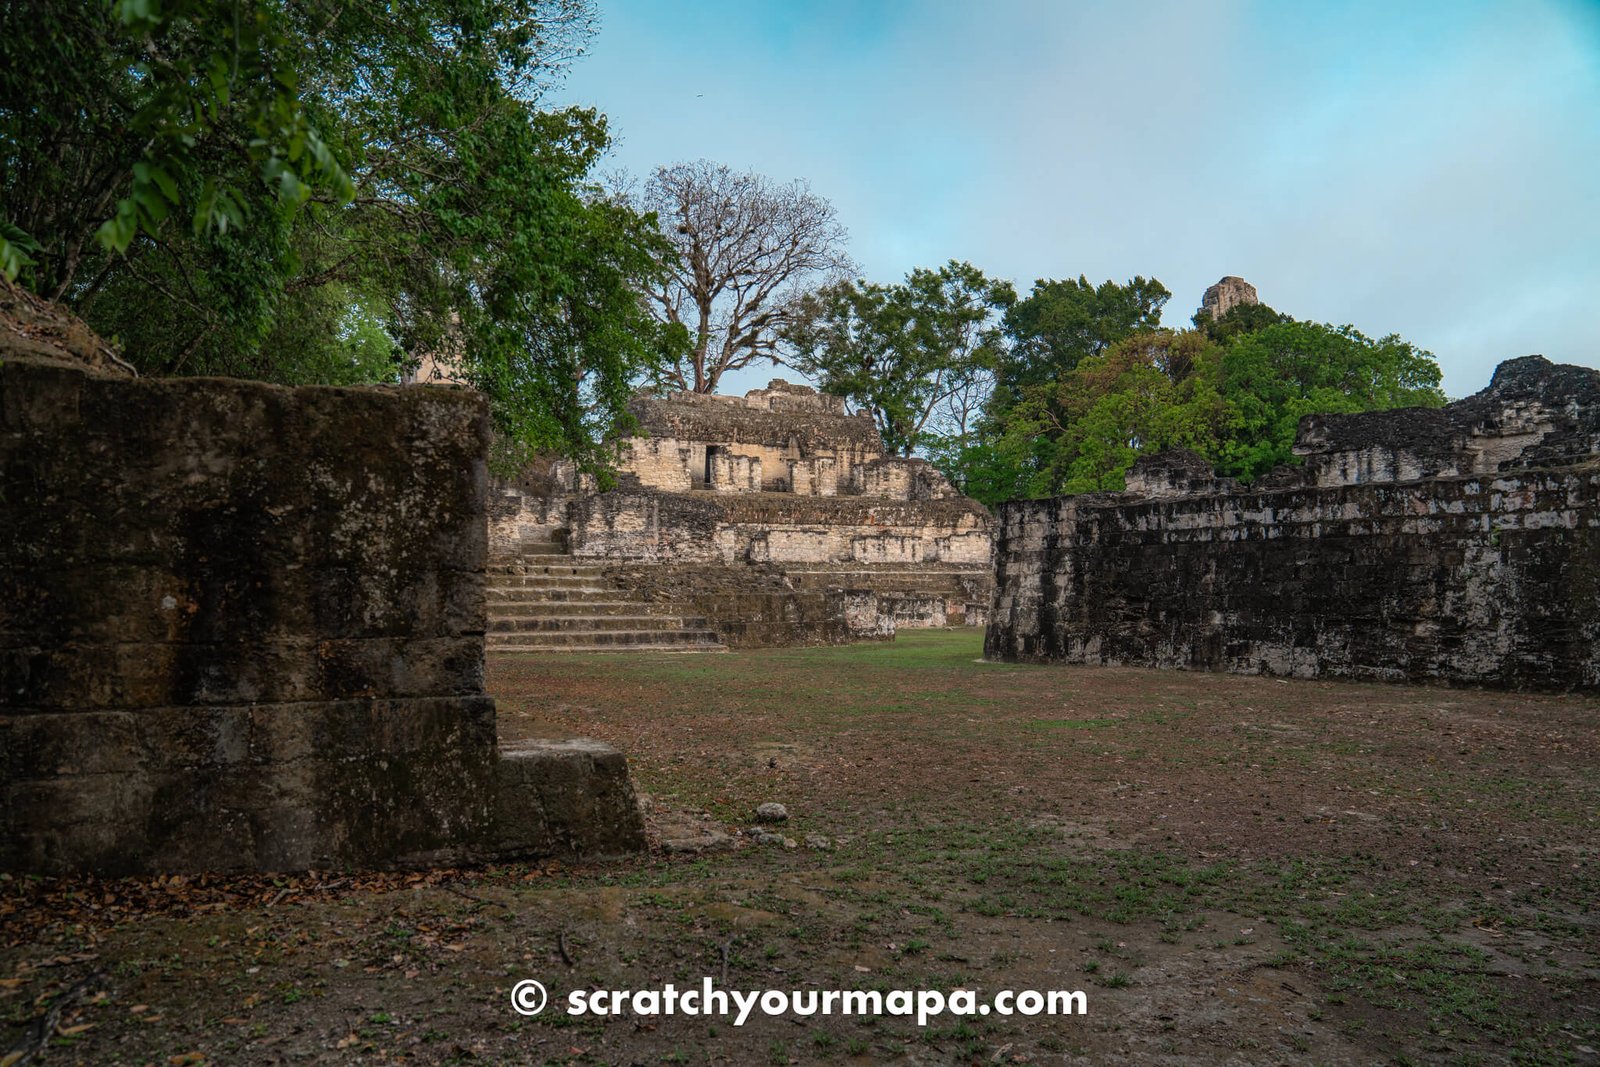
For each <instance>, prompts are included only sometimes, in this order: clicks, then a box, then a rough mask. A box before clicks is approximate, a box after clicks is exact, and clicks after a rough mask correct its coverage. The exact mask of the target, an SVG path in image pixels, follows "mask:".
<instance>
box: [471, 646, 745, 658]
mask: <svg viewBox="0 0 1600 1067" xmlns="http://www.w3.org/2000/svg"><path fill="white" fill-rule="evenodd" d="M493 651H494V652H496V653H504V654H507V655H511V654H541V655H559V656H565V655H569V654H571V653H574V652H610V653H613V654H615V655H622V656H632V655H637V654H638V653H640V652H660V653H670V654H672V655H675V656H676V655H685V656H688V655H695V656H699V655H708V654H711V653H717V652H726V651H728V646H727V645H724V644H714V645H654V644H636V645H625V646H624V645H559V646H556V645H504V646H501V647H497V648H495V649H493Z"/></svg>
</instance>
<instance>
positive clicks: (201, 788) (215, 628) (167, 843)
mask: <svg viewBox="0 0 1600 1067" xmlns="http://www.w3.org/2000/svg"><path fill="white" fill-rule="evenodd" d="M7 351H9V352H10V356H11V358H5V359H3V360H0V767H3V768H4V776H3V778H0V869H5V870H31V871H43V872H61V871H70V870H92V871H97V872H100V873H107V874H114V873H123V872H136V871H154V870H165V871H193V870H293V869H303V868H306V867H312V866H315V867H332V866H344V865H352V866H388V865H395V864H408V863H423V862H435V861H440V860H447V861H448V860H458V859H464V858H472V857H483V856H509V855H529V854H533V855H537V854H551V853H562V852H616V851H621V850H625V849H631V848H637V847H640V846H641V845H642V840H643V839H642V826H641V822H640V817H639V813H638V811H637V808H636V806H635V804H634V801H633V795H632V790H631V786H630V785H629V781H628V775H627V767H626V763H625V761H624V760H623V758H622V756H621V755H620V754H619V753H616V752H615V751H612V750H610V749H608V748H606V747H605V746H603V745H598V744H596V743H593V742H548V743H529V744H525V745H520V746H517V747H516V748H515V749H512V750H501V749H500V748H499V747H498V745H497V740H496V731H495V709H494V703H493V701H492V700H491V699H490V698H489V697H487V696H486V695H485V694H484V689H483V657H484V650H483V631H484V571H485V553H486V547H487V545H486V537H485V529H486V521H485V516H486V503H485V492H486V488H487V481H488V479H487V475H486V455H487V445H488V435H489V421H488V416H487V410H486V406H485V404H484V402H483V400H482V399H481V398H480V397H478V396H476V395H474V394H471V393H469V392H467V391H464V390H452V389H427V390H402V389H398V388H396V389H335V388H303V389H294V390H290V389H283V388H278V387H274V386H269V385H264V384H260V383H250V382H238V381H230V380H222V379H186V380H166V381H149V380H133V379H129V378H112V377H108V376H105V375H102V374H98V373H94V372H92V371H91V370H89V369H86V368H83V367H75V366H70V365H67V364H66V363H63V362H61V361H44V360H36V359H31V358H26V357H27V356H28V353H27V352H26V351H23V352H21V353H20V356H21V357H22V358H18V356H19V351H18V349H17V348H16V347H12V348H10V349H9V350H7Z"/></svg>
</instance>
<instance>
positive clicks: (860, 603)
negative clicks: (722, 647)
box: [606, 562, 895, 648]
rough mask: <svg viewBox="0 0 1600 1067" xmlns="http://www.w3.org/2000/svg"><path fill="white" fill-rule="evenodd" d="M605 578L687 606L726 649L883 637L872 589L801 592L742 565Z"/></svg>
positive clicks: (623, 569) (632, 566)
mask: <svg viewBox="0 0 1600 1067" xmlns="http://www.w3.org/2000/svg"><path fill="white" fill-rule="evenodd" d="M606 577H607V578H608V579H609V580H611V581H613V582H615V583H616V584H617V585H619V586H620V587H622V588H625V589H627V590H628V591H629V592H630V593H631V594H634V595H637V596H640V597H642V598H643V599H646V600H656V601H660V602H662V603H669V604H679V605H686V606H692V607H693V608H694V611H695V613H696V614H698V615H700V616H703V617H704V618H705V619H706V620H707V623H708V624H709V625H710V626H711V627H712V628H713V629H715V630H716V631H717V633H718V635H720V636H721V638H722V640H723V643H724V644H726V645H727V646H728V647H729V648H769V647H774V646H788V645H818V644H823V645H833V644H843V643H845V642H849V641H872V640H889V639H892V638H893V637H894V634H895V618H894V615H893V610H892V608H891V607H890V606H888V605H885V604H882V603H880V599H879V596H878V594H877V593H876V592H875V591H873V590H872V589H870V588H859V587H858V588H850V589H843V588H805V587H801V586H799V585H798V584H797V583H795V582H793V581H791V580H790V579H788V578H786V577H785V576H784V574H782V573H781V572H780V571H778V570H777V569H775V568H771V567H765V566H759V565H757V566H751V565H748V564H715V563H713V564H670V563H668V564H661V563H639V562H633V563H616V564H613V565H612V566H610V567H608V568H607V570H606Z"/></svg>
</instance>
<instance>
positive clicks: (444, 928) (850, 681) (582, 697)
mask: <svg viewBox="0 0 1600 1067" xmlns="http://www.w3.org/2000/svg"><path fill="white" fill-rule="evenodd" d="M980 645H981V635H979V634H977V633H976V632H973V631H962V632H914V633H910V634H902V635H901V637H900V639H899V640H897V641H896V642H894V643H893V644H885V645H858V646H851V647H846V648H830V649H796V650H774V651H762V652H747V653H731V654H728V655H719V656H649V655H633V656H628V655H613V656H507V657H503V658H499V659H494V660H491V663H490V690H491V692H492V693H494V694H495V696H496V697H497V698H498V699H499V707H500V722H501V731H502V734H503V735H504V736H505V737H507V738H517V737H531V736H570V735H573V734H579V735H586V736H590V737H597V738H601V739H603V740H606V741H610V742H612V743H613V744H615V745H617V746H618V747H619V748H621V749H623V750H624V751H626V752H627V753H628V754H629V757H630V759H631V761H632V764H633V769H634V774H635V779H636V782H637V784H638V786H639V788H640V790H641V792H643V793H645V794H648V796H649V800H650V815H649V821H650V824H651V827H652V832H653V835H654V838H655V846H654V847H653V848H652V851H651V853H650V854H649V855H648V856H643V857H637V858H633V859H627V860H621V861H617V862H613V863H606V864H594V865H585V866H581V867H570V866H564V865H561V864H555V863H550V864H542V865H536V866H528V865H512V866H499V867H492V868H480V869H471V870H450V871H431V872H416V873H411V874H387V875H360V874H349V873H340V872H319V873H316V874H313V875H307V876H300V877H294V878H291V877H282V878H270V877H262V878H250V879H237V878H236V879H216V878H210V879H204V878H192V879H140V880H123V881H116V882H105V881H93V880H86V879H74V880H33V879H22V880H17V879H13V880H8V881H4V882H0V1023H4V1024H5V1026H6V1030H5V1032H4V1033H0V1050H3V1049H5V1048H8V1047H11V1045H12V1043H13V1042H14V1041H16V1040H17V1038H18V1036H19V1034H21V1033H22V1030H23V1027H25V1026H26V1025H28V1024H30V1023H34V1024H38V1023H39V1021H40V1020H41V1019H43V1018H44V1016H45V1015H46V1014H48V1013H49V1011H50V1009H51V1008H52V1007H53V1006H60V1008H61V1010H60V1013H59V1017H58V1018H56V1019H54V1020H51V1021H54V1022H55V1023H56V1036H55V1037H54V1038H53V1040H52V1042H51V1044H50V1045H49V1046H48V1047H47V1049H46V1056H45V1058H44V1059H43V1060H42V1062H44V1063H48V1064H58V1063H59V1064H68V1063H84V1064H115V1063H126V1064H143V1063H152V1064H157V1065H161V1064H174V1065H182V1064H200V1063H218V1064H232V1063H242V1064H277V1063H390V1062H397V1061H399V1062H410V1063H473V1064H477V1063H619V1064H630V1063H641V1064H654V1063H702V1062H716V1063H735V1064H746V1063H774V1064H779V1063H813V1062H833V1063H904V1064H920V1063H930V1064H931V1063H981V1064H988V1063H1040V1064H1044V1063H1090V1062H1092V1063H1101V1062H1112V1061H1128V1062H1141V1063H1145V1062H1148V1063H1172V1064H1180V1063H1181V1064H1199V1063H1241V1064H1245V1063H1248V1064H1256V1063H1316V1064H1370V1063H1452V1064H1453V1063H1461V1064H1470V1063H1503V1062H1529V1063H1578V1064H1595V1063H1600V1052H1597V1051H1596V1050H1597V1049H1600V701H1596V700H1594V699H1592V698H1586V697H1573V696H1527V695H1510V694H1500V693H1490V692H1482V691H1475V690H1450V689H1436V688H1414V687H1398V686H1379V685H1356V684H1343V683H1339V684H1335V683H1317V682H1301V681H1294V682H1288V681H1279V680H1274V679H1262V678H1238V677H1229V676H1221V675H1201V674H1186V673H1176V672H1154V671H1142V670H1118V669H1092V668H1072V667H1033V666H1026V667H1024V666H1001V665H994V664H984V663H981V662H978V654H979V650H980ZM769 801H772V802H778V803H782V804H784V805H785V806H786V807H787V809H788V811H789V814H790V817H789V820H788V821H787V822H785V823H782V824H780V825H777V826H775V827H772V829H773V830H775V831H776V833H777V836H778V837H779V838H787V839H788V840H787V841H784V840H774V841H771V842H770V843H765V844H758V843H756V842H755V839H754V837H753V836H752V835H751V834H749V833H748V831H749V830H750V829H751V827H752V826H753V811H754V809H755V807H756V806H757V805H758V804H761V803H764V802H769ZM719 834H721V835H726V840H725V841H722V842H721V844H722V845H723V846H724V847H723V848H722V849H720V850H718V849H712V850H705V851H692V850H691V849H693V848H696V847H699V846H700V845H703V844H705V843H706V842H707V841H712V840H715V839H716V838H717V836H718V835H719ZM663 842H672V843H673V849H674V850H672V851H669V850H667V849H666V848H664V847H662V846H663ZM790 843H792V845H793V847H790ZM727 846H731V847H727ZM685 850H688V851H685ZM706 977H710V978H712V979H713V980H715V981H716V982H717V984H718V985H719V986H721V987H723V988H727V989H740V990H760V989H785V990H787V989H797V990H813V989H815V990H826V989H841V990H847V989H851V990H878V991H890V990H896V989H911V990H917V989H931V990H940V991H943V992H945V993H949V992H951V991H953V990H958V989H966V990H971V991H973V992H974V994H975V995H976V998H977V1001H978V1002H979V1003H984V1002H987V1001H988V999H989V998H990V997H992V996H993V994H994V993H995V992H996V991H999V990H1005V989H1009V990H1024V989H1037V990H1044V991H1048V990H1082V991H1083V992H1084V994H1085V999H1086V1004H1087V1012H1086V1014H1083V1015H1075V1016H1059V1017H1046V1016H1036V1017H1032V1018H1026V1017H1021V1016H1010V1017H1001V1016H999V1015H995V1014H990V1015H987V1016H981V1015H974V1016H965V1017H954V1016H951V1015H948V1014H946V1015H941V1016H937V1017H934V1018H933V1019H931V1020H930V1021H929V1022H928V1024H927V1025H925V1026H919V1025H918V1024H917V1022H916V1020H914V1019H906V1018H900V1017H887V1016H886V1017H849V1016H840V1015H832V1016H827V1017H824V1016H820V1015H816V1016H810V1017H798V1016H795V1015H792V1014H787V1015H784V1016H781V1017H776V1018H772V1017H767V1016H765V1015H763V1014H761V1013H760V1012H759V1011H757V1012H756V1013H755V1014H754V1015H753V1016H752V1017H751V1019H750V1020H749V1022H747V1023H746V1025H744V1026H742V1027H740V1026H735V1025H733V1023H732V1020H730V1019H706V1018H690V1017H685V1016H681V1015H680V1016H674V1017H661V1018H641V1017H635V1016H633V1015H628V1014H625V1015H622V1016H620V1017H605V1018H599V1017H593V1016H589V1017H583V1018H577V1017H571V1016H568V1015H567V1014H566V1013H565V1012H564V1011H563V1010H562V1008H561V1005H563V1004H564V1003H565V1000H566V996H567V993H568V992H569V991H572V990H580V989H598V988H607V989H649V988H656V987H660V986H661V985H662V984H664V983H666V982H672V983H675V984H676V985H677V986H678V987H679V988H680V989H681V988H685V987H688V986H698V985H699V984H700V983H701V982H702V981H703V980H704V979H705V978H706ZM528 978H532V979H538V980H540V981H542V982H543V983H544V984H545V985H546V986H548V988H549V992H550V997H551V1001H552V1006H551V1007H548V1008H547V1009H546V1010H545V1011H544V1012H543V1013H542V1014H540V1015H538V1016H536V1017H532V1018H524V1017H521V1016H519V1015H517V1014H516V1013H515V1012H513V1011H512V1010H511V1007H510V991H511V988H512V987H513V985H514V984H515V983H517V982H518V981H520V980H523V979H528ZM63 994H67V995H66V996H65V997H64V996H63ZM3 1063H4V1054H3V1052H0V1064H3Z"/></svg>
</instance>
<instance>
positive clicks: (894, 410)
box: [784, 260, 1015, 455]
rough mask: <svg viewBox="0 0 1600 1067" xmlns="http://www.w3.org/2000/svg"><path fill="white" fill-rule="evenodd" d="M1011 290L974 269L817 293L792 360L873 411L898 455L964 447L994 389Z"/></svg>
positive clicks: (806, 308)
mask: <svg viewBox="0 0 1600 1067" xmlns="http://www.w3.org/2000/svg"><path fill="white" fill-rule="evenodd" d="M1014 300H1015V293H1014V291H1013V290H1012V288H1011V285H1010V283H1008V282H1001V281H991V280H990V279H988V278H986V277H984V274H983V272H982V271H981V270H979V269H978V268H977V267H974V266H973V265H972V264H970V263H958V262H955V261H953V260H952V261H951V262H950V263H947V264H946V265H945V266H943V267H940V268H939V269H937V270H928V269H924V268H920V267H919V268H917V269H916V270H913V271H912V272H911V273H910V274H909V275H907V276H906V280H905V282H904V283H903V284H900V285H887V286H886V285H875V284H873V283H870V282H867V281H850V282H843V283H839V284H836V285H831V286H828V287H826V288H824V289H822V290H820V291H818V292H816V293H812V294H808V295H807V296H805V297H803V298H802V299H801V301H800V310H799V313H798V315H797V317H796V319H795V321H794V322H793V323H791V324H790V325H789V326H788V327H787V328H786V330H785V332H784V339H785V340H786V341H787V342H788V344H789V345H790V346H791V347H792V349H793V351H794V356H793V357H792V359H791V362H793V364H794V365H795V367H797V368H798V369H800V370H801V371H804V372H805V373H806V374H810V375H813V376H815V377H816V378H817V379H818V380H819V381H820V382H821V384H822V388H823V390H824V391H825V392H829V393H832V394H834V395H835V396H842V397H845V398H846V399H848V400H850V401H851V402H852V403H853V404H854V405H855V406H856V407H857V408H859V409H860V410H863V411H867V412H869V413H871V415H872V417H873V420H874V421H875V422H876V423H877V426H878V431H879V433H880V434H882V436H883V440H884V444H885V445H887V446H888V448H889V450H890V451H891V452H897V453H900V454H902V455H910V454H911V453H912V452H913V451H915V450H917V449H918V448H924V449H928V448H946V449H947V448H951V447H960V445H959V443H960V442H962V441H964V440H965V438H966V435H967V433H968V432H969V430H970V429H971V428H972V426H971V424H972V423H973V422H974V421H975V418H976V415H977V413H978V410H979V407H980V405H981V403H982V400H983V397H984V396H985V395H987V392H988V390H989V388H990V386H991V383H992V378H993V373H994V367H995V364H996V360H997V354H998V348H999V340H1000V332H999V327H998V322H997V319H998V316H999V313H1000V312H1001V311H1002V310H1003V309H1004V308H1006V307H1008V306H1009V305H1010V304H1011V303H1012V301H1014Z"/></svg>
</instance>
